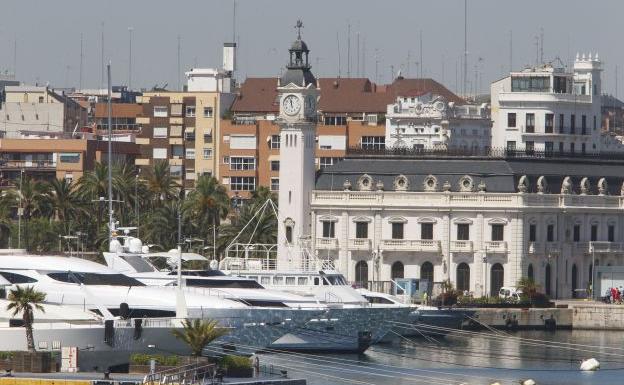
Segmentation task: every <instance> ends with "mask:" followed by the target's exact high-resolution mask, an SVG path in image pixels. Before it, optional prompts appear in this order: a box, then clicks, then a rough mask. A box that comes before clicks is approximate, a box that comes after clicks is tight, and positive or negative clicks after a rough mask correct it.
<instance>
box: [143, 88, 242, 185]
mask: <svg viewBox="0 0 624 385" xmlns="http://www.w3.org/2000/svg"><path fill="white" fill-rule="evenodd" d="M231 100H232V96H231V94H223V93H219V92H168V91H165V92H145V93H143V95H142V96H141V97H139V98H138V101H139V103H140V104H142V108H143V110H142V115H141V116H140V117H137V119H136V124H137V125H140V132H139V133H138V134H137V138H136V142H137V144H139V145H140V148H141V155H140V157H138V158H137V159H136V163H135V164H136V165H137V166H139V167H144V166H151V165H153V164H154V162H155V161H157V160H168V161H169V165H170V167H171V172H172V174H173V175H174V176H175V177H176V178H178V181H179V182H180V183H181V184H183V185H184V186H185V187H187V188H192V187H193V186H194V183H195V182H194V181H195V180H196V179H197V176H199V175H206V174H207V175H216V173H217V160H216V155H215V154H216V153H217V151H218V145H217V143H218V142H217V141H216V140H214V138H215V137H217V136H218V135H219V124H220V118H221V116H222V115H223V114H224V113H225V111H227V110H228V109H229V107H230V105H231Z"/></svg>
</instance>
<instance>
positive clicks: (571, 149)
mask: <svg viewBox="0 0 624 385" xmlns="http://www.w3.org/2000/svg"><path fill="white" fill-rule="evenodd" d="M570 153H571V154H574V143H570Z"/></svg>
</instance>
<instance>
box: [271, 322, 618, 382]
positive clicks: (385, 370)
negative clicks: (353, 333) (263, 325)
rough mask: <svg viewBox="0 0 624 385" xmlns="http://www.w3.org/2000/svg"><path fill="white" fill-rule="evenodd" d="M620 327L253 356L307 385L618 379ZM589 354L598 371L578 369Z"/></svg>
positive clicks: (402, 341) (398, 341)
mask: <svg viewBox="0 0 624 385" xmlns="http://www.w3.org/2000/svg"><path fill="white" fill-rule="evenodd" d="M623 342H624V332H617V331H586V330H565V331H561V330H560V331H556V332H546V331H519V332H513V333H503V332H499V333H498V334H496V333H493V332H490V331H488V332H487V333H483V334H481V335H469V334H463V335H461V336H460V335H454V336H447V337H445V338H436V339H435V340H430V341H428V340H426V339H422V338H419V339H409V340H408V339H403V338H397V339H396V340H395V341H393V342H390V343H386V344H382V345H375V346H373V347H371V348H370V349H369V350H368V351H366V352H365V353H364V354H361V355H322V354H318V355H297V354H289V355H286V354H266V355H263V356H262V358H261V361H262V362H263V363H266V364H270V363H273V364H274V365H276V366H278V367H283V368H285V369H287V370H288V373H289V376H290V377H291V378H306V379H307V380H308V384H309V385H334V384H346V383H357V384H376V385H377V384H378V385H385V384H464V383H465V384H475V385H476V384H487V385H489V384H491V383H493V382H500V383H501V384H518V383H519V381H520V380H524V379H529V378H530V379H533V380H534V381H536V383H537V384H539V385H585V384H600V385H621V384H623V383H624V379H623V378H624V377H623V375H624V344H623ZM591 357H594V358H596V359H598V360H599V361H600V366H601V368H600V370H598V371H596V372H581V371H580V370H579V365H580V363H581V361H582V360H585V359H588V358H591Z"/></svg>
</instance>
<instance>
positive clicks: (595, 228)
mask: <svg viewBox="0 0 624 385" xmlns="http://www.w3.org/2000/svg"><path fill="white" fill-rule="evenodd" d="M597 240H598V225H592V226H591V237H590V241H592V242H596V241H597Z"/></svg>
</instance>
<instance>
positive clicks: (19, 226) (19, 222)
mask: <svg viewBox="0 0 624 385" xmlns="http://www.w3.org/2000/svg"><path fill="white" fill-rule="evenodd" d="M23 175H24V169H23V168H22V169H20V188H19V207H18V209H17V248H18V249H21V248H22V214H23V213H24V208H23V207H22V179H23Z"/></svg>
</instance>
